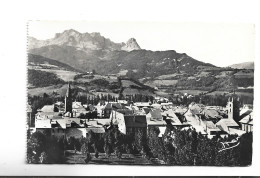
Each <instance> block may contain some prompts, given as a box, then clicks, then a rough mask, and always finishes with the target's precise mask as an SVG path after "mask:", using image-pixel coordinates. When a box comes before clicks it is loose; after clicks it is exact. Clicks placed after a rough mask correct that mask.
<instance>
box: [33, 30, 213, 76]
mask: <svg viewBox="0 0 260 178" xmlns="http://www.w3.org/2000/svg"><path fill="white" fill-rule="evenodd" d="M28 52H29V53H31V54H35V55H39V56H43V57H46V58H49V59H53V60H57V61H59V62H62V63H64V64H67V65H69V66H71V67H73V68H75V69H77V70H80V71H82V72H87V71H92V70H96V71H97V72H98V73H100V74H115V75H127V76H134V77H135V78H138V79H140V78H144V77H156V76H160V75H167V74H173V73H176V72H180V71H185V72H188V73H191V74H192V73H194V72H196V71H197V68H198V67H199V66H200V67H201V66H204V67H215V66H214V65H212V64H208V63H204V62H201V61H198V60H195V59H193V58H192V57H190V56H188V55H187V54H185V53H177V52H176V51H174V50H168V51H150V50H144V49H141V48H140V46H139V44H138V43H137V40H136V39H134V38H130V39H129V40H128V41H127V42H126V43H124V42H122V43H114V42H113V41H111V40H110V39H108V38H105V37H103V36H102V35H100V33H79V32H77V31H75V30H73V29H71V30H65V31H64V32H62V33H57V34H56V35H55V37H54V38H52V39H47V40H37V39H36V38H33V37H29V38H28Z"/></svg>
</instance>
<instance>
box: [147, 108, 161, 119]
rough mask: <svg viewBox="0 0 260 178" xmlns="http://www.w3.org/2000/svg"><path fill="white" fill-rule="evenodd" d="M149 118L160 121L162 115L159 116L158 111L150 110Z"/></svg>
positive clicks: (159, 112) (159, 111)
mask: <svg viewBox="0 0 260 178" xmlns="http://www.w3.org/2000/svg"><path fill="white" fill-rule="evenodd" d="M149 113H150V114H151V117H152V118H154V119H161V118H162V114H161V110H160V109H152V110H151V111H150V112H149Z"/></svg>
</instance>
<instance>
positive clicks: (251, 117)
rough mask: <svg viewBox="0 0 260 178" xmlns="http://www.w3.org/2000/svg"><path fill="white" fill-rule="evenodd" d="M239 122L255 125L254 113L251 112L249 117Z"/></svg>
mask: <svg viewBox="0 0 260 178" xmlns="http://www.w3.org/2000/svg"><path fill="white" fill-rule="evenodd" d="M239 122H240V123H243V124H250V125H253V112H251V113H250V114H249V115H247V116H246V117H244V118H243V119H241V120H240V121H239Z"/></svg>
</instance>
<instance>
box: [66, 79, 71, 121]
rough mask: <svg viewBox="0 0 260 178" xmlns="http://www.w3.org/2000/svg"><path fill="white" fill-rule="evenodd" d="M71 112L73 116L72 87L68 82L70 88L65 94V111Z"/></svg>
mask: <svg viewBox="0 0 260 178" xmlns="http://www.w3.org/2000/svg"><path fill="white" fill-rule="evenodd" d="M67 112H69V113H71V117H72V98H71V88H70V83H69V84H68V89H67V92H66V95H65V113H67Z"/></svg>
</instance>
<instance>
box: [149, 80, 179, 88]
mask: <svg viewBox="0 0 260 178" xmlns="http://www.w3.org/2000/svg"><path fill="white" fill-rule="evenodd" d="M177 83H178V80H153V81H148V82H146V83H145V85H148V86H154V87H156V86H169V85H170V86H172V85H176V84H177Z"/></svg>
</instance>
